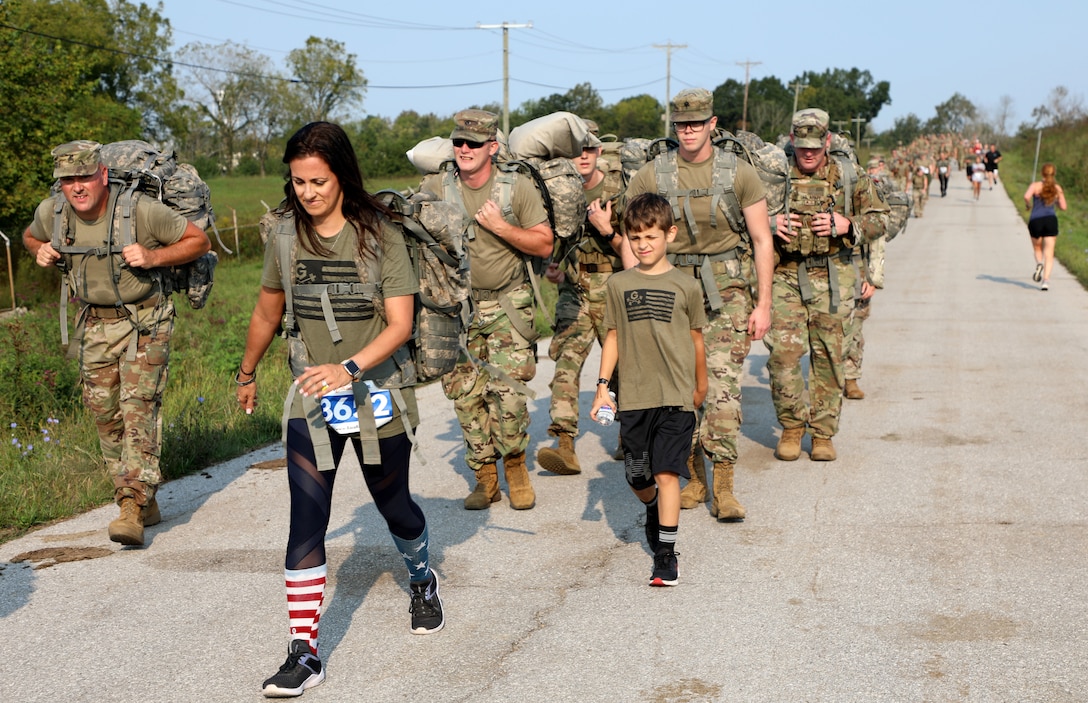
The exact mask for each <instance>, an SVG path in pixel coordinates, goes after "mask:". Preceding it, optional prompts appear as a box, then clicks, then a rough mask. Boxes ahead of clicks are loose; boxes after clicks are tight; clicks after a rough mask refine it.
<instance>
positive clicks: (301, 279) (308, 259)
mask: <svg viewBox="0 0 1088 703" xmlns="http://www.w3.org/2000/svg"><path fill="white" fill-rule="evenodd" d="M276 239H277V236H276V235H273V236H271V237H269V238H268V244H267V245H266V247H265V256H264V270H263V271H262V273H261V285H262V286H267V287H269V288H273V289H275V290H283V277H282V274H281V270H280V261H279V255H278V251H279V249H278V246H277V244H276ZM324 243H325V246H327V247H329V248H330V249H331V250H332V255H331V256H328V257H322V256H319V255H317V254H315V253H313V252H310V251H308V250H307V249H306V248H305V247H303V246H302V244H301V242H300V243H299V246H298V249H297V255H296V261H295V270H294V273H293V279H292V280H293V281H294V283H295V284H296V285H310V284H317V285H321V284H328V283H345V284H351V283H360V279H359V272H358V270H357V269H356V266H355V261H354V258H353V249H354V248H355V247H356V238H355V228H354V226H352V224H351V223H350V222H349V223H347V224H345V225H344V228H343V229H342V230H340V232H339V233H338V234H337V235H336V236H335V237H330V238H328V239H326V240H324ZM281 246H282V245H281ZM380 256H381V288H382V297H383V298H394V297H397V296H401V295H414V294H415V293H417V292H418V291H419V281H418V280H417V279H416V275H415V272H414V271H413V269H412V265H411V261H410V260H409V258H408V250H407V248H406V247H405V244H404V235H403V233H402V232H401V231H400V229H398V228H397V227H395V226H393V225H391V224H389V223H388V222H385V223H383V229H382V249H381V254H380ZM292 298H293V307H294V314H295V320H296V322H297V323H298V329H299V334H300V335H301V336H302V339H304V340H305V341H306V350H307V352H308V353H309V357H310V364H311V365H314V366H316V365H319V364H339V363H340V362H341V361H343V360H344V359H347V358H348V357H349V356H352V355H353V354H355V353H356V352H358V351H359V350H360V349H362V348H363V347H365V346H366V345H368V344H370V343H371V342H372V341H374V339H375V338H376V337H377V336H378V335H379V334H380V333H381V331H382V330H384V329H385V328H386V326H387V325H386V322H385V320H383V319H382V317H381V315H379V314H378V313H377V310H376V309H375V307H374V303H373V302H372V301H370V300H367V299H366V298H364V296H363V295H362V294H345V295H334V296H330V302H331V303H332V309H333V316H334V317H335V318H336V324H337V326H338V327H339V329H340V334H341V335H343V339H341V340H340V342H339V343H333V341H332V335H331V334H330V332H329V328H328V325H327V324H326V322H325V317H324V314H323V313H322V311H321V300H320V297H319V296H317V295H298V294H293V295H292ZM401 393H402V395H403V396H404V399H405V404H406V405H407V408H408V419H409V423H410V424H411V425H412V426H413V427H414V426H415V425H417V424H418V423H419V412H418V410H417V406H416V397H415V391H414V389H412V388H404V389H401ZM393 410H394V414H393V420H392V421H391V422H389V423H388V424H386V425H384V426H382V427H379V428H378V437H380V438H385V437H392V436H395V435H397V434H400V433H402V432H404V427H403V424H402V423H401V421H400V419H399V411H398V410H397V409H396V406H395V405H394V408H393ZM291 417H292V418H300V417H305V413H304V411H303V409H302V398H301V396H299V395H298V394H296V395H295V398H294V403H293V405H292V408H291Z"/></svg>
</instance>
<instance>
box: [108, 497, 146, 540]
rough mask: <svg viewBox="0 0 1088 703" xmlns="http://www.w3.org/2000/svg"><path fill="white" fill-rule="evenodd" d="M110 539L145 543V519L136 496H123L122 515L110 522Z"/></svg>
mask: <svg viewBox="0 0 1088 703" xmlns="http://www.w3.org/2000/svg"><path fill="white" fill-rule="evenodd" d="M109 534H110V540H112V541H114V542H119V543H121V544H127V545H130V546H140V545H142V544H143V543H144V519H143V514H142V511H141V510H140V506H139V505H137V503H136V499H135V498H130V497H129V496H122V497H121V516H120V517H118V518H117V519H116V520H114V521H113V522H111V523H110V528H109Z"/></svg>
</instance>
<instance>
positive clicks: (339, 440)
mask: <svg viewBox="0 0 1088 703" xmlns="http://www.w3.org/2000/svg"><path fill="white" fill-rule="evenodd" d="M328 432H329V440H330V442H331V443H332V455H333V459H334V460H335V462H336V466H339V465H340V458H341V457H342V456H343V455H344V447H345V446H346V445H347V441H348V439H349V438H348V437H345V436H343V435H339V434H337V433H336V432H334V431H332V430H328ZM351 443H352V446H353V447H354V448H355V455H356V456H357V457H359V464H360V465H361V466H362V469H363V479H364V480H365V481H366V486H367V488H368V489H369V490H370V495H371V497H372V498H373V499H374V505H375V506H376V507H377V508H378V512H379V513H381V516H382V517H383V518H385V522H386V524H387V525H388V526H389V531H390V532H391V533H393V534H394V535H396V536H397V537H399V538H401V539H406V540H411V539H415V538H416V537H419V536H420V535H421V534H423V529H424V528H425V527H426V526H427V521H426V518H424V516H423V511H422V510H421V509H420V507H419V506H418V505H416V502H415V501H414V500H412V494H411V493H410V492H409V490H408V463H409V459H410V458H411V453H412V444H411V442H409V441H408V436H407V435H405V434H399V435H396V436H395V437H390V438H388V439H380V440H378V444H379V446H380V448H381V453H382V463H381V464H364V463H363V456H362V446H361V445H360V443H359V439H358V438H351ZM287 480H288V483H289V484H290V489H291V529H290V534H289V536H288V538H287V558H286V564H285V565H286V567H287V568H288V569H292V570H294V569H310V568H313V567H315V566H320V565H321V564H324V563H325V533H326V532H327V531H328V528H329V512H330V510H331V508H332V487H333V484H334V483H335V481H336V469H332V470H329V471H318V470H317V460H316V458H315V455H314V445H313V442H311V441H310V431H309V427H308V426H307V424H306V420H302V419H297V420H290V421H289V422H288V423H287Z"/></svg>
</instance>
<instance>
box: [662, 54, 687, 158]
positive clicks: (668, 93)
mask: <svg viewBox="0 0 1088 703" xmlns="http://www.w3.org/2000/svg"><path fill="white" fill-rule="evenodd" d="M653 46H654V48H655V49H664V50H665V136H666V137H667V136H669V122H670V121H671V120H670V117H671V115H670V114H669V101H670V100H672V88H671V87H670V86H671V84H672V50H673V49H686V48H688V45H687V44H673V43H672V39H670V40H669V43H668V44H654V45H653Z"/></svg>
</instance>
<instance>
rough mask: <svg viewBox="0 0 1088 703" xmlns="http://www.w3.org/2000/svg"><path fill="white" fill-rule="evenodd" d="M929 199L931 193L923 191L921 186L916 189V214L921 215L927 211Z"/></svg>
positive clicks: (916, 215)
mask: <svg viewBox="0 0 1088 703" xmlns="http://www.w3.org/2000/svg"><path fill="white" fill-rule="evenodd" d="M927 200H929V194H928V193H923V192H922V189H921V188H915V189H914V216H915V217H921V216H922V215H923V214H924V213H925V209H926V201H927Z"/></svg>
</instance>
